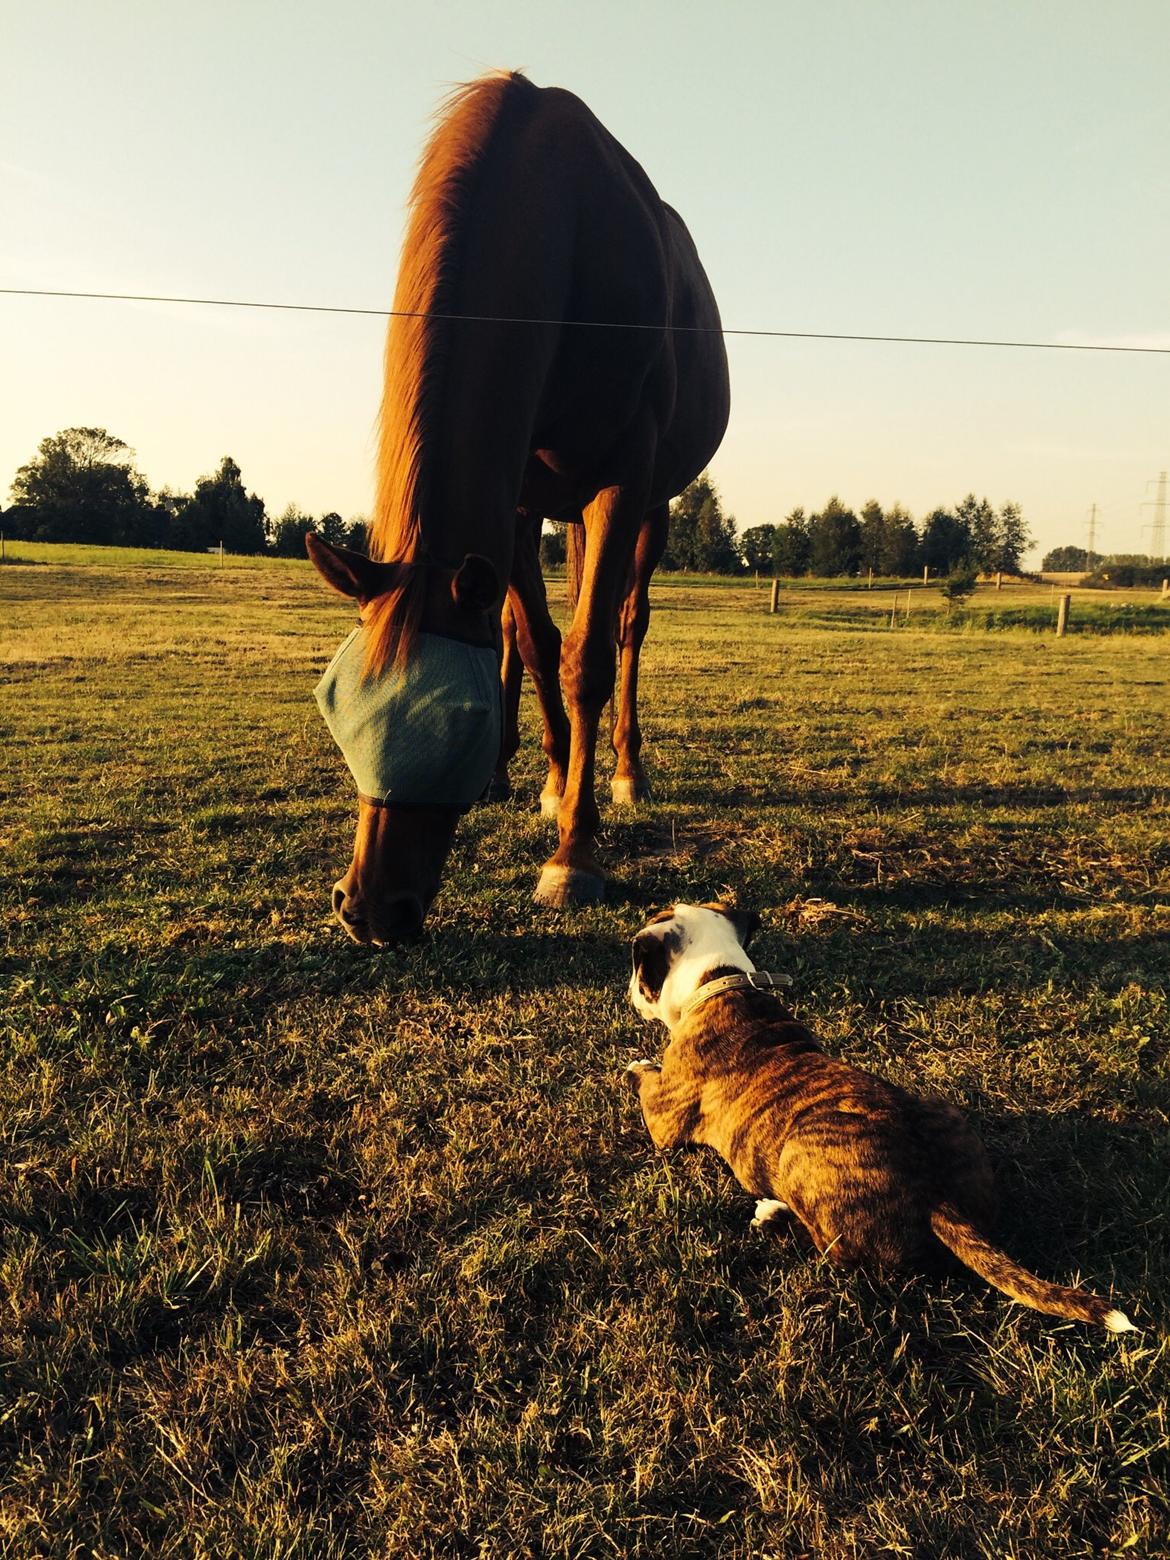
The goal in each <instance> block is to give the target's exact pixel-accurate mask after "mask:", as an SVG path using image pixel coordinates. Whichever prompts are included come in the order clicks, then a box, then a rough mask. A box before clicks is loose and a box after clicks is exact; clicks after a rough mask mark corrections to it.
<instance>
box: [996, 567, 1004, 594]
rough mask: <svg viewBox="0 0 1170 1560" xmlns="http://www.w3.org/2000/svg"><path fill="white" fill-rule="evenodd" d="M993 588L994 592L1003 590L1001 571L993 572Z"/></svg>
mask: <svg viewBox="0 0 1170 1560" xmlns="http://www.w3.org/2000/svg"><path fill="white" fill-rule="evenodd" d="M995 588H996V590H1002V589H1003V570H1002V569H996V571H995Z"/></svg>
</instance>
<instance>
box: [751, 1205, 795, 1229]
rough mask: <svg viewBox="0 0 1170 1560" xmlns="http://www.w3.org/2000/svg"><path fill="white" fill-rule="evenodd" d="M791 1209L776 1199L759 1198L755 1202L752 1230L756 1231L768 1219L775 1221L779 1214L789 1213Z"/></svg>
mask: <svg viewBox="0 0 1170 1560" xmlns="http://www.w3.org/2000/svg"><path fill="white" fill-rule="evenodd" d="M791 1212H792V1209H791V1208H790V1207H789V1206H788V1204H787V1203H786V1202H781V1201H780V1200H779V1198H777V1197H761V1198H759V1199H758V1201H757V1202H756V1214H755V1218H753V1220H752V1229H753V1230H758V1229H759V1227H760V1226H761V1224H767V1222H768V1220H769V1219H775V1218H776V1217H777V1216H778V1215H779V1214H781V1213H791Z"/></svg>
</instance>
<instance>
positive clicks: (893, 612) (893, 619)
mask: <svg viewBox="0 0 1170 1560" xmlns="http://www.w3.org/2000/svg"><path fill="white" fill-rule="evenodd" d="M901 594H902V593H901V591H898V590H896V591H895V592H894V605H893V606H892V607H891V608H890V627H891V628H896V627H897V626H898V597H899V596H900V595H901Z"/></svg>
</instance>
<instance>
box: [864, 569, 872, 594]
mask: <svg viewBox="0 0 1170 1560" xmlns="http://www.w3.org/2000/svg"><path fill="white" fill-rule="evenodd" d="M865 588H866V590H872V589H873V564H872V563H871V564H870V566H869V581H868V583H867V584H866V587H865Z"/></svg>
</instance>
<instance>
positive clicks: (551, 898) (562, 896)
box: [532, 866, 605, 910]
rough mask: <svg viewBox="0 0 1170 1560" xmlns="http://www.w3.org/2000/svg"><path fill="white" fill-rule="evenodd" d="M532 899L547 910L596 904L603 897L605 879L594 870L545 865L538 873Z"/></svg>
mask: <svg viewBox="0 0 1170 1560" xmlns="http://www.w3.org/2000/svg"><path fill="white" fill-rule="evenodd" d="M532 897H533V899H534V900H535V901H536V903H537V904H538V905H544V907H545V908H546V909H547V910H565V909H567V908H568V907H569V906H570V905H596V904H600V903H601V901H602V900H603V899H604V898H605V879H604V878H602V877H598V875H597V874H596V873H595V872H582V871H581V870H580V869H579V868H577V867H558V866H549V867H545V869H544V870H543V872H542V873H541V874H540V882H539V883H538V884H537V885H536V893H535V894H533V896H532Z"/></svg>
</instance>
